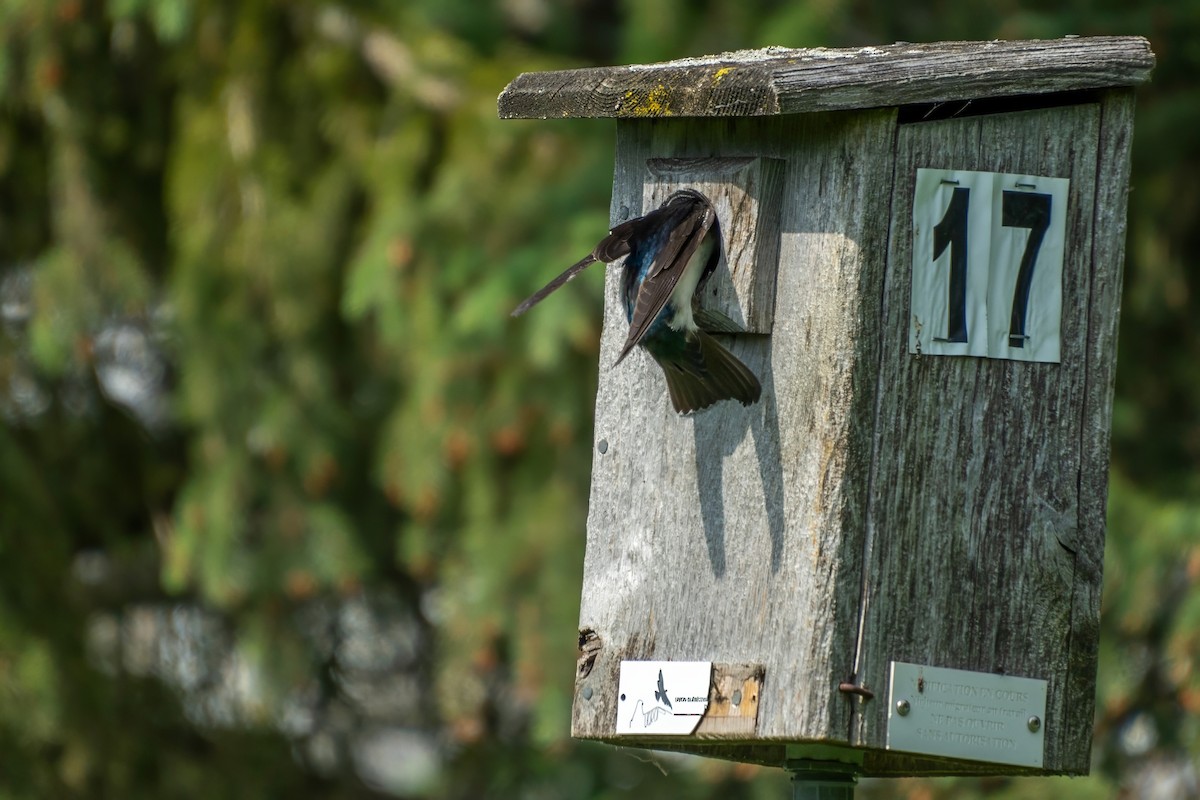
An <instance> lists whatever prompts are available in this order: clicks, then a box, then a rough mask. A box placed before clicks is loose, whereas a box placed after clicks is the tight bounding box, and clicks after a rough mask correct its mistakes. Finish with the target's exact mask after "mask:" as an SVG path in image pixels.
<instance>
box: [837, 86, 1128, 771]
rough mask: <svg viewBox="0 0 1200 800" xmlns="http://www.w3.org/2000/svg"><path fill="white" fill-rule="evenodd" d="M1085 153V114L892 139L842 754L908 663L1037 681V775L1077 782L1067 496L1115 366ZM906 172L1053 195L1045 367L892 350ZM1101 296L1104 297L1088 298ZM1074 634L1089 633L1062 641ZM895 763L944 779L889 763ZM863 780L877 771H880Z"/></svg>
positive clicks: (908, 203) (872, 722)
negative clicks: (870, 454)
mask: <svg viewBox="0 0 1200 800" xmlns="http://www.w3.org/2000/svg"><path fill="white" fill-rule="evenodd" d="M1100 139H1101V111H1100V106H1099V105H1098V104H1088V105H1080V106H1074V107H1068V108H1057V109H1047V110H1042V111H1029V112H1023V113H1014V114H1003V115H994V116H983V117H975V118H968V119H950V120H945V121H940V122H930V123H918V124H912V125H904V126H901V128H900V131H899V138H898V143H897V150H898V152H897V161H896V170H897V171H896V182H895V197H894V201H893V204H892V216H891V231H892V233H891V242H890V255H889V260H888V271H887V277H886V285H885V289H884V294H883V343H882V348H881V359H880V362H879V388H878V392H877V397H878V400H879V406H878V412H877V419H876V423H875V425H876V435H875V444H874V460H875V468H874V474H873V476H872V479H871V509H870V514H869V523H868V526H869V528H868V534H867V536H868V542H867V555H866V569H867V573H866V574H867V584H866V591H865V595H864V615H865V616H864V628H863V638H862V643H861V650H860V653H859V669H860V672H861V675H862V679H863V681H864V682H865V683H866V684H867V685H868V686H869V687H871V688H872V689H874V690H875V692H876V699H875V700H874V701H871V702H867V703H864V704H861V705H860V706H859V711H858V713H857V714H856V717H855V725H854V728H855V729H854V732H853V740H854V742H855V743H856V744H859V745H862V746H867V747H871V748H883V747H884V746H885V743H886V732H887V693H886V690H887V674H888V665H889V663H890V662H891V661H893V660H898V661H908V662H913V663H918V664H929V665H932V666H942V667H953V668H958V669H967V670H976V671H981V672H992V673H1001V674H1008V675H1019V676H1026V677H1033V678H1042V679H1046V680H1048V681H1049V687H1048V688H1049V697H1048V701H1047V709H1046V720H1045V727H1046V750H1045V769H1046V771H1048V772H1075V773H1078V772H1086V771H1087V768H1088V761H1087V755H1086V747H1083V748H1081V747H1079V746H1078V744H1073V745H1068V744H1067V742H1075V743H1077V742H1079V741H1080V738H1081V735H1082V736H1083V737H1085V738H1086V737H1087V736H1090V729H1091V725H1092V700H1091V698H1090V696H1085V695H1087V692H1085V691H1082V687H1083V686H1084V684H1086V683H1087V682H1088V678H1089V677H1090V676H1087V675H1078V674H1075V675H1072V676H1071V678H1070V680H1069V681H1068V680H1066V676H1067V675H1068V669H1069V668H1071V667H1076V668H1077V667H1079V666H1080V664H1079V659H1080V658H1081V657H1082V658H1083V661H1084V662H1087V661H1088V659H1089V658H1090V659H1092V661H1091V663H1093V664H1094V650H1095V639H1094V636H1095V628H1094V625H1095V621H1096V620H1095V617H1096V614H1097V608H1096V606H1095V605H1094V603H1093V602H1092V599H1093V598H1094V597H1095V596H1096V594H1095V593H1098V591H1099V588H1100V583H1099V582H1100V574H1099V560H1098V558H1099V557H1098V555H1097V554H1098V553H1099V552H1100V548H1102V546H1103V536H1104V526H1103V516H1102V514H1097V513H1095V511H1096V506H1095V499H1096V498H1095V497H1094V492H1095V489H1094V488H1092V487H1090V486H1089V487H1086V488H1085V487H1084V486H1083V485H1082V484H1081V476H1082V475H1083V474H1084V470H1085V469H1086V470H1092V471H1094V470H1095V469H1096V468H1097V467H1098V466H1100V465H1098V464H1097V457H1096V453H1095V451H1096V448H1097V443H1096V441H1095V439H1096V437H1097V436H1098V435H1100V429H1103V431H1104V436H1105V442H1107V438H1106V437H1107V424H1108V420H1107V417H1106V416H1104V415H1105V412H1106V410H1107V409H1106V408H1102V407H1101V404H1099V403H1098V402H1097V399H1096V398H1097V397H1098V395H1097V394H1096V392H1095V391H1094V390H1092V389H1089V380H1090V379H1091V377H1092V376H1095V375H1100V374H1106V375H1109V376H1111V373H1110V369H1111V361H1112V359H1113V358H1114V357H1115V352H1114V351H1113V350H1112V348H1111V346H1110V345H1111V342H1107V343H1105V344H1100V343H1099V342H1098V340H1097V336H1099V335H1100V332H1099V331H1098V330H1097V329H1095V328H1090V327H1089V324H1090V323H1092V322H1093V321H1094V320H1096V319H1098V318H1102V317H1108V316H1110V315H1112V314H1115V302H1116V298H1115V297H1114V295H1113V289H1112V288H1111V287H1112V286H1114V285H1115V286H1119V280H1118V281H1117V283H1116V284H1113V279H1114V273H1113V270H1114V268H1117V273H1116V274H1117V275H1118V276H1119V267H1116V265H1114V264H1113V263H1112V259H1111V258H1109V257H1105V258H1103V259H1096V258H1095V255H1094V253H1093V247H1092V235H1093V230H1094V228H1095V226H1096V219H1095V210H1096V203H1097V195H1096V175H1097V160H1096V159H1097V147H1098V143H1099V142H1100ZM1108 158H1109V160H1110V161H1111V159H1112V157H1111V156H1109V157H1108ZM921 167H934V168H947V169H949V168H955V169H968V170H982V171H989V172H1008V173H1023V174H1027V175H1044V176H1051V177H1065V178H1069V179H1070V181H1071V185H1070V195H1069V206H1068V212H1067V232H1066V237H1067V239H1066V256H1065V262H1064V269H1063V318H1062V360H1061V363H1059V364H1042V363H1028V362H1016V361H1007V360H998V359H986V358H973V357H948V356H929V355H925V356H916V355H912V354H909V353H908V352H907V341H908V336H907V326H908V325H909V321H910V312H909V309H910V297H909V294H910V274H911V270H912V268H913V267H912V265H913V256H912V241H913V232H912V198H913V190H914V182H915V179H916V171H917V169H918V168H921ZM1106 191H1112V188H1111V187H1110V188H1109V189H1108V190H1106ZM1121 197H1122V198H1123V194H1121ZM1111 199H1112V198H1108V199H1107V200H1106V202H1111ZM1103 235H1104V236H1105V237H1109V236H1112V235H1118V234H1117V233H1114V234H1109V233H1108V232H1107V231H1105V232H1104V234H1103ZM1094 271H1095V272H1096V273H1097V274H1096V275H1095V276H1094ZM1101 285H1104V286H1109V287H1110V288H1109V289H1106V290H1105V291H1101V292H1097V291H1096V290H1095V287H1099V286H1101ZM1106 348H1107V349H1106ZM1104 365H1107V366H1104ZM1109 380H1110V383H1109V385H1111V377H1110V378H1109ZM1102 416H1104V419H1101V417H1102ZM1105 446H1106V445H1105ZM1100 468H1101V469H1103V467H1100ZM1090 480H1092V479H1091V478H1090V477H1089V481H1090ZM1081 491H1082V492H1084V493H1085V496H1081ZM1081 625H1082V626H1084V627H1083V628H1082V629H1083V630H1086V629H1088V628H1089V626H1091V628H1090V630H1091V632H1090V633H1088V634H1085V635H1084V636H1083V637H1080V636H1079V635H1078V633H1073V632H1072V631H1073V626H1075V628H1074V629H1075V631H1077V632H1078V631H1079V630H1081V628H1080V626H1081ZM1085 653H1086V654H1088V655H1082V654H1085ZM1085 666H1086V664H1085ZM1081 732H1082V733H1081ZM895 763H896V769H897V770H898V771H913V770H914V769H916V770H920V769H926V768H928V769H934V771H950V770H948V769H945V765H943V766H942V768H940V769H938V768H935V767H934V766H933V765H929V764H925V765H923V764H922V761H921V759H913V758H906V757H902V756H901V757H898V758H897V759H896V762H895ZM872 764H873V765H874V766H875V769H876V770H877V771H878V772H884V773H886V772H889V771H891V770H890V769H889V766H888V760H887V759H886V758H880V759H872ZM914 765H915V766H914ZM969 770H971V765H969V764H967V765H964V766H962V768H961V769H960V768H958V767H957V766H956V767H955V770H954V771H969ZM979 771H981V772H988V771H990V772H1012V771H1013V770H1012V769H1010V768H1003V767H991V768H988V767H987V765H984V764H980V765H979Z"/></svg>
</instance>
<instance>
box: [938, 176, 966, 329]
mask: <svg viewBox="0 0 1200 800" xmlns="http://www.w3.org/2000/svg"><path fill="white" fill-rule="evenodd" d="M970 203H971V190H970V189H963V188H959V189H955V190H954V195H953V196H952V197H951V198H950V206H949V207H948V208H947V209H946V213H945V214H944V215H943V216H942V221H941V222H939V223H938V224H937V225H936V226H935V227H934V229H933V260H934V261H937V260H938V259H939V258H941V256H942V253H944V252H946V247H947V246H949V248H950V297H949V302H948V303H947V304H946V313H947V316H948V317H949V319H947V320H946V338H945V339H941V338H937V341H940V342H965V341H967V207H968V206H969V205H970Z"/></svg>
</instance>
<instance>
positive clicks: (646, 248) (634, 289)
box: [622, 225, 675, 335]
mask: <svg viewBox="0 0 1200 800" xmlns="http://www.w3.org/2000/svg"><path fill="white" fill-rule="evenodd" d="M670 235H671V231H670V228H669V227H668V226H666V225H660V226H658V227H657V228H656V229H655V230H654V232H653V233H652V234H650V235H648V236H645V237H642V238H638V239H634V240H631V241H630V243H629V244H630V250H629V256H628V257H627V258H626V259H625V268H624V272H623V275H622V278H623V282H622V294H623V295H624V300H625V319H626V321H632V320H633V308H634V306H635V305H636V303H637V295H638V290H639V289H640V288H641V287H642V282H643V281H645V280H646V276H647V275H648V274H649V273H650V267H651V266H652V265H653V264H654V257H655V255H657V254H658V252H659V251H660V250H661V249H662V248H663V246H664V245H665V244H666V243H667V239H668V238H670ZM674 315H675V307H674V306H673V305H672V304H671V303H670V302H668V303H667V304H666V305H665V306H663V309H662V311H660V312H659V313H658V316H657V317H655V318H654V322H653V323H651V324H650V329H649V330H648V331H647V334H648V335H652V334H654V333H657V332H658V331H659V330H661V329H662V327H663V326H664V325H666V324H667V320H669V319H671V318H672V317H673V316H674Z"/></svg>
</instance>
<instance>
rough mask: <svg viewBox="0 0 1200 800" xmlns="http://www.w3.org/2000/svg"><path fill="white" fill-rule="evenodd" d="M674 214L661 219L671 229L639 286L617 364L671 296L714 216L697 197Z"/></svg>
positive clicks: (710, 209)
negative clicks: (677, 216)
mask: <svg viewBox="0 0 1200 800" xmlns="http://www.w3.org/2000/svg"><path fill="white" fill-rule="evenodd" d="M680 205H682V204H680ZM674 216H675V215H671V216H670V217H668V218H667V219H666V220H664V222H663V223H662V224H665V225H670V226H671V229H670V230H671V232H670V234H669V235H668V237H667V241H666V243H665V244H663V246H662V249H661V250H659V252H658V255H657V256H656V257H655V259H654V263H653V264H651V265H650V270H649V272H648V273H647V274H646V279H645V280H644V281H642V285H641V286H640V287H639V288H638V294H637V300H636V302H635V303H634V306H633V316H632V318H631V319H630V321H629V335H628V337H626V339H625V346H624V347H622V348H621V355H620V356H619V357H618V358H617V363H618V364H619V363H621V359H623V358H625V356H627V355H629V351H630V350H632V349H633V346H634V345H635V344H637V343H638V342H640V341H641V340H642V337H644V336H645V335H646V332H647V331H649V330H650V326H651V325H652V324H653V323H654V320H655V318H656V317H657V316H658V314H659V312H660V311H662V310H663V306H665V305H666V304H667V300H669V299H670V297H671V292H673V291H675V285H676V284H677V283H679V278H680V276H681V275H682V274H683V270H684V269H685V268H686V267H687V264H688V261H690V260H691V258H692V255H693V254H694V253H695V252H696V248H697V247H699V246H700V242H701V241H703V240H704V237H705V235H706V234H707V233H708V231H709V229H710V228H711V227H712V226H713V222H714V221H715V220H716V218H717V215H716V212H715V211H714V210H713V207H712V206H711V205H710V204H709V203H708V202H706V201H703V200H700V199H696V200H695V201H694V202H692V203H691V204H689V205H687V206H683V208H682V210H681V212H680V218H679V219H678V220H676V219H674V218H672V217H674Z"/></svg>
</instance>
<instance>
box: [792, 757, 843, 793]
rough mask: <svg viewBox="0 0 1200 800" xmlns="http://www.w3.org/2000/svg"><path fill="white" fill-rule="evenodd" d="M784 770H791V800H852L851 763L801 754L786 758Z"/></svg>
mask: <svg viewBox="0 0 1200 800" xmlns="http://www.w3.org/2000/svg"><path fill="white" fill-rule="evenodd" d="M787 770H788V772H790V773H792V800H854V785H855V784H856V783H858V766H857V765H855V764H843V763H841V762H838V761H812V760H809V759H803V758H802V759H795V760H792V761H788V762H787Z"/></svg>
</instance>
